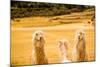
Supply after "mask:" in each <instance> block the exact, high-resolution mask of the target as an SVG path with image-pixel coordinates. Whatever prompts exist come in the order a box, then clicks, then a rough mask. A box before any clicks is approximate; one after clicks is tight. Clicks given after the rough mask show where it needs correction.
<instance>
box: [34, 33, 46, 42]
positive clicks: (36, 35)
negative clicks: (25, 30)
mask: <svg viewBox="0 0 100 67" xmlns="http://www.w3.org/2000/svg"><path fill="white" fill-rule="evenodd" d="M33 39H34V40H37V41H40V40H41V39H44V33H43V31H35V32H34V34H33Z"/></svg>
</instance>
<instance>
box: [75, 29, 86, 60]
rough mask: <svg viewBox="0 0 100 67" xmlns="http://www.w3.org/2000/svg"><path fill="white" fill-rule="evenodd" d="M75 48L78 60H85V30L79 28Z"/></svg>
mask: <svg viewBox="0 0 100 67" xmlns="http://www.w3.org/2000/svg"><path fill="white" fill-rule="evenodd" d="M75 42H76V44H75V43H74V44H75V49H76V50H74V52H76V61H79V62H81V61H85V56H86V45H85V34H84V32H83V30H78V31H77V32H76V36H75Z"/></svg>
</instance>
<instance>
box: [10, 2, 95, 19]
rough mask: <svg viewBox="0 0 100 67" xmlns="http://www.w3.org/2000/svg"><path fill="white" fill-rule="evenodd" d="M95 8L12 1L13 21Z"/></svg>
mask: <svg viewBox="0 0 100 67" xmlns="http://www.w3.org/2000/svg"><path fill="white" fill-rule="evenodd" d="M93 7H94V6H88V5H72V4H57V3H43V2H24V1H11V19H14V18H22V17H30V16H58V15H64V14H70V13H72V12H82V11H84V10H86V9H89V8H93Z"/></svg>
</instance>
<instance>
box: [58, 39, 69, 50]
mask: <svg viewBox="0 0 100 67" xmlns="http://www.w3.org/2000/svg"><path fill="white" fill-rule="evenodd" d="M67 45H68V41H67V40H66V39H61V40H59V41H58V47H59V48H60V49H63V48H62V46H64V47H65V48H66V49H67Z"/></svg>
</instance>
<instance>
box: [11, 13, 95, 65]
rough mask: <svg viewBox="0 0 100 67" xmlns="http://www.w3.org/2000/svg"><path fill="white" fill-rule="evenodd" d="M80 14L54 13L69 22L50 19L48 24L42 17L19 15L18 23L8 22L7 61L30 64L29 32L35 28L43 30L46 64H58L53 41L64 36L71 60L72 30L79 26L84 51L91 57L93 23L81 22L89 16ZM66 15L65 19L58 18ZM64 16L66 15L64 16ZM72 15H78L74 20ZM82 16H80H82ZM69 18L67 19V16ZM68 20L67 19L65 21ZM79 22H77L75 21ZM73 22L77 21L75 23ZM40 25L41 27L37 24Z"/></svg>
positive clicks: (55, 45)
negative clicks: (9, 55) (8, 56)
mask: <svg viewBox="0 0 100 67" xmlns="http://www.w3.org/2000/svg"><path fill="white" fill-rule="evenodd" d="M80 14H81V13H73V14H72V15H63V16H57V17H60V18H61V19H60V21H62V22H66V23H67V22H73V23H71V24H61V22H60V21H59V20H53V21H54V23H51V22H50V21H49V20H48V19H49V18H50V17H49V18H45V17H29V18H22V19H20V21H19V22H17V21H15V22H14V21H12V22H11V23H12V26H11V64H12V65H32V64H33V57H34V55H33V54H32V51H33V50H34V49H33V48H32V34H33V32H34V31H36V30H38V29H39V30H43V32H44V34H45V38H46V44H45V53H46V56H47V58H48V61H49V63H50V64H51V63H60V57H59V51H58V47H57V40H58V39H60V38H66V39H68V40H69V43H70V44H69V45H68V48H69V49H68V59H70V60H72V53H71V51H72V48H73V46H74V44H73V40H74V36H75V31H76V29H78V28H82V29H84V31H85V34H86V36H85V37H86V51H87V59H88V61H93V60H95V32H94V26H92V25H89V24H84V23H83V22H84V21H87V20H89V19H90V17H91V16H84V17H83V16H81V15H80ZM62 17H64V19H66V18H67V20H62ZM65 17H66V18H65ZM73 17H75V18H76V17H79V18H76V19H74V18H73ZM82 17H83V18H82ZM68 18H70V20H69V19H68ZM68 20H69V21H68ZM79 21H80V22H79ZM76 22H77V23H76ZM39 26H41V27H39Z"/></svg>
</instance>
